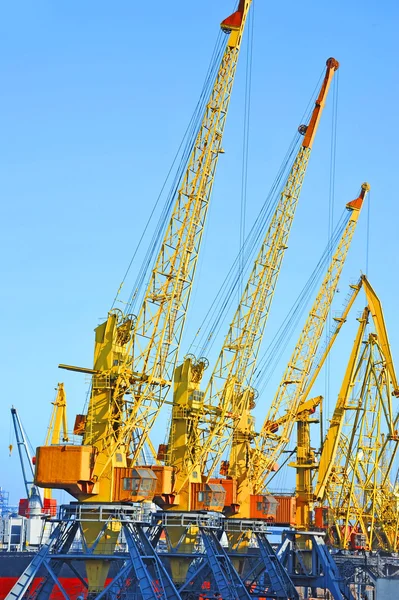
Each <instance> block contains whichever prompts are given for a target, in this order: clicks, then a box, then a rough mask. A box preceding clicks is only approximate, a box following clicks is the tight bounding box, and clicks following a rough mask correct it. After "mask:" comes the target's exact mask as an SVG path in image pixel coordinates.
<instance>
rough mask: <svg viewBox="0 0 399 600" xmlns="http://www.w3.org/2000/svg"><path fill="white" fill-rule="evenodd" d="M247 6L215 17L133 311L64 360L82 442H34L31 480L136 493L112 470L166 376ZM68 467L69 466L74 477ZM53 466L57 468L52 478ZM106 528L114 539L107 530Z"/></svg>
mask: <svg viewBox="0 0 399 600" xmlns="http://www.w3.org/2000/svg"><path fill="white" fill-rule="evenodd" d="M250 6H251V0H240V2H239V7H238V10H237V11H236V12H235V13H234V14H233V15H231V16H230V17H228V18H227V19H225V20H224V21H223V23H222V25H221V27H222V29H223V31H224V32H226V33H227V40H226V48H225V51H224V54H223V57H222V60H221V63H220V65H219V69H218V73H217V75H216V78H215V82H214V85H213V88H212V91H211V94H210V97H209V100H208V102H207V105H206V108H205V112H204V115H203V119H202V122H201V125H200V128H199V130H198V134H197V136H196V139H195V141H194V143H193V146H192V151H191V154H190V157H189V159H188V162H187V166H186V170H185V173H184V175H183V178H182V181H181V184H180V187H179V189H178V191H177V193H176V197H175V199H174V205H173V209H172V214H171V217H170V221H169V223H168V225H167V227H166V232H165V235H164V238H163V241H162V244H161V247H160V250H159V252H158V255H157V258H156V260H155V264H154V267H153V270H152V274H151V276H150V280H149V283H148V286H147V289H146V290H145V293H144V298H143V302H142V305H141V308H140V311H139V313H138V315H137V316H133V315H128V314H123V313H122V312H121V311H119V310H113V311H111V312H110V313H109V315H108V317H107V320H106V321H105V322H104V323H102V324H101V325H99V326H98V327H97V328H96V330H95V349H94V366H93V369H82V368H79V367H66V368H72V369H73V370H77V371H83V372H85V371H86V372H90V373H91V374H92V375H93V379H92V392H91V397H90V401H89V406H88V410H87V415H84V416H82V419H81V425H82V430H83V431H82V433H83V440H82V446H81V447H78V449H77V451H76V448H75V449H74V450H73V451H68V449H69V448H70V447H69V446H67V445H66V446H65V447H64V448H65V451H64V452H62V453H58V451H57V448H56V447H54V448H52V447H42V448H40V449H38V453H37V459H38V469H37V473H38V475H37V479H38V481H37V482H38V484H39V485H42V486H44V487H61V488H63V489H66V490H67V491H69V492H70V493H72V494H73V495H74V496H75V497H76V498H77V499H78V500H79V501H81V502H86V501H90V502H93V500H94V501H96V502H114V501H118V499H119V497H118V494H119V493H120V486H121V485H123V486H125V484H126V486H127V485H131V486H132V495H131V498H130V500H137V499H140V498H137V497H136V496H135V493H133V480H132V479H131V478H130V479H129V477H125V479H123V476H122V475H121V474H123V473H125V472H126V470H127V469H131V467H134V466H135V465H137V464H140V462H141V461H140V459H141V453H142V450H143V448H144V444H146V442H147V441H148V440H149V433H150V431H151V428H152V426H153V424H154V422H155V420H156V418H157V416H158V414H159V411H160V409H161V407H162V405H163V403H164V401H165V398H166V395H167V393H168V391H169V389H170V387H171V385H172V382H173V374H174V369H175V365H176V359H177V353H178V349H179V344H180V340H181V336H182V332H183V327H184V323H185V317H186V312H187V308H188V304H189V299H190V294H191V289H192V283H193V279H194V275H195V270H196V265H197V259H198V253H199V250H200V245H201V240H202V235H203V231H204V227H205V221H206V216H207V212H208V206H209V201H210V198H211V192H212V187H213V182H214V177H215V171H216V167H217V164H218V159H219V155H220V154H221V153H223V148H222V138H223V133H224V128H225V123H226V116H227V112H228V107H229V103H230V98H231V92H232V87H233V83H234V78H235V73H236V67H237V61H238V57H239V52H240V46H241V41H242V34H243V31H244V27H245V22H246V18H247V14H248V11H249V8H250ZM87 450H89V451H90V456H89V455H87ZM68 461H69V462H68ZM64 467H70V468H64ZM88 468H89V469H90V475H89V477H88V476H87V470H88ZM71 472H73V473H76V474H77V477H76V479H75V480H74V481H73V480H72V479H71V476H70V473H71ZM142 472H143V471H142ZM57 473H63V475H61V476H60V475H58V480H57V481H56V482H54V479H56V478H57ZM121 477H122V480H121ZM154 479H155V478H154ZM54 483H56V485H54ZM149 483H151V477H150V475H149ZM123 489H124V490H126V487H124V488H123ZM146 489H147V495H149V496H150V494H151V489H150V488H146ZM141 499H142V498H141ZM148 499H152V497H149V498H148ZM98 526H99V525H95V524H92V523H89V522H88V523H87V524H86V527H85V540H86V543H87V545H88V547H92V546H93V544H94V543H95V540H96V538H97V536H98V531H97V529H98ZM104 535H105V534H104ZM107 536H108V537H109V539H110V543H115V542H116V537H117V536H115V535H114V533H107ZM101 544H102V541H100V544H99V545H98V546H97V547H101ZM111 545H112V544H111ZM100 563H101V564H100ZM96 564H97V565H98V567H95V565H94V563H93V565H92V566H94V568H93V569H92V568H90V566H89V568H88V578H89V592H90V593H91V592H92V591H93V592H95V591H97V590H98V589H100V588H101V587H102V585H103V580H104V574H105V573H106V571H107V569H106V565H105V563H104V564H103V561H100V562H97V563H96Z"/></svg>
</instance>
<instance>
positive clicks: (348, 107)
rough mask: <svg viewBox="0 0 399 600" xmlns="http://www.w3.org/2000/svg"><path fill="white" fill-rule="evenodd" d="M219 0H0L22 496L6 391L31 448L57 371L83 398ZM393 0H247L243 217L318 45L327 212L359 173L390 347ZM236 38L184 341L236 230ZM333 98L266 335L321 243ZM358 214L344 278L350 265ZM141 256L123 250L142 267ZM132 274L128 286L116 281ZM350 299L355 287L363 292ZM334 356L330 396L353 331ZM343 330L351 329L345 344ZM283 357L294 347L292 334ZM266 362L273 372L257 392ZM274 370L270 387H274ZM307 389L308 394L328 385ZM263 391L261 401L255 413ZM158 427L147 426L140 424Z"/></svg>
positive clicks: (198, 73)
mask: <svg viewBox="0 0 399 600" xmlns="http://www.w3.org/2000/svg"><path fill="white" fill-rule="evenodd" d="M233 5H234V2H232V1H231V0H218V1H217V2H215V1H211V0H202V1H201V2H197V1H195V0H191V1H190V2H183V0H175V2H172V3H170V2H169V3H166V2H160V1H159V0H155V2H152V3H141V4H139V3H133V2H127V1H123V0H121V1H119V2H117V3H112V4H111V3H109V2H104V1H101V0H100V1H96V2H94V1H93V0H87V1H86V2H84V3H82V2H78V1H77V0H69V1H68V2H49V1H48V2H46V1H44V0H42V1H39V2H35V3H31V2H26V1H22V0H21V1H20V2H12V3H3V5H2V7H1V9H0V11H1V19H0V29H1V31H0V68H1V74H2V94H1V98H0V119H1V132H2V135H1V137H2V143H1V144H0V153H1V157H0V170H1V174H0V193H1V198H2V219H1V229H2V231H1V237H0V244H1V253H0V256H1V271H2V285H1V298H0V302H1V315H2V340H3V343H2V349H1V352H2V365H3V382H2V400H1V404H0V411H1V413H0V436H1V437H0V439H2V440H3V443H2V448H0V465H1V470H0V473H1V475H0V486H3V488H5V489H8V490H9V491H10V493H11V498H12V500H13V501H14V502H16V501H17V500H18V498H19V497H22V495H23V485H22V478H21V476H20V472H19V465H18V460H17V455H16V453H15V452H14V454H13V456H12V457H11V458H9V457H8V450H7V446H8V443H9V441H8V440H9V429H10V416H9V409H10V407H11V405H12V404H13V405H15V406H16V407H17V408H18V409H19V411H20V414H21V418H22V420H23V423H24V424H25V428H26V429H27V431H28V435H29V437H30V439H31V441H32V443H33V444H34V445H38V444H40V443H42V442H43V440H44V437H45V433H46V428H47V424H48V420H49V416H50V409H51V405H50V402H51V401H52V400H53V398H54V388H55V387H56V384H57V382H58V381H65V385H66V389H67V396H68V406H69V421H70V425H71V426H72V424H73V419H74V415H75V413H76V412H79V411H80V410H81V408H82V406H83V403H84V399H85V394H86V389H87V385H86V382H85V380H84V376H80V375H77V374H73V373H72V374H71V373H65V372H60V371H59V369H58V368H57V365H58V363H59V362H64V363H70V364H76V365H82V366H91V361H92V351H93V329H94V327H95V326H96V325H97V324H98V323H99V320H100V319H102V318H103V317H105V316H106V313H107V310H108V308H109V306H110V304H111V302H112V299H113V297H114V295H115V292H116V290H117V289H118V287H119V284H120V281H121V279H122V276H123V273H124V271H125V269H126V266H127V264H128V263H129V261H130V258H131V256H132V254H133V251H134V248H135V246H136V243H137V239H138V237H139V236H140V234H141V231H142V229H143V227H144V225H145V223H146V221H147V219H148V216H149V213H150V210H151V208H152V206H153V203H154V201H155V199H156V197H157V195H158V192H159V190H160V188H161V186H162V183H163V181H164V178H165V175H166V173H167V171H168V169H169V167H170V164H171V161H172V159H173V156H174V154H175V151H176V149H177V147H178V145H179V143H180V140H181V137H182V135H183V133H184V130H185V127H186V125H187V123H188V120H189V118H190V116H191V113H192V111H193V109H194V106H195V104H196V102H197V99H198V96H199V93H200V91H201V87H202V83H203V80H204V76H205V73H206V69H207V66H208V63H209V59H210V56H211V52H212V49H213V46H214V42H215V39H216V36H217V34H218V25H219V22H220V21H221V20H222V19H223V18H225V17H226V16H227V15H228V14H229V13H230V12H231V10H232V8H233ZM398 24H399V8H398V6H397V3H396V2H394V1H391V0H388V1H385V2H383V3H377V2H376V1H370V0H366V1H362V2H360V1H358V0H353V1H352V2H342V1H338V2H336V3H334V6H333V7H332V6H331V4H329V3H327V2H323V3H321V2H318V3H316V2H311V1H309V0H308V1H305V2H301V3H297V2H294V1H292V0H287V2H284V3H270V2H266V1H262V0H255V4H254V41H253V67H252V81H253V85H252V93H251V120H250V144H249V159H250V163H249V177H248V189H247V195H248V205H247V224H248V226H250V224H252V222H253V220H254V218H255V216H256V214H257V213H258V211H259V209H260V206H261V204H262V202H263V200H264V198H265V197H266V194H267V191H268V190H269V188H270V185H271V183H272V181H273V179H274V176H275V174H276V172H277V170H278V168H279V166H280V164H281V161H282V159H283V156H284V154H285V152H286V149H287V147H288V144H289V142H290V140H291V138H292V136H293V134H294V132H295V130H296V128H297V126H298V125H299V124H300V122H299V121H300V118H301V115H302V113H303V111H304V108H305V107H306V105H307V103H308V100H309V98H310V96H311V93H312V91H313V89H314V87H315V85H316V83H317V81H318V78H319V75H320V73H321V71H322V69H323V68H324V64H325V60H326V59H327V58H328V57H329V56H334V57H336V58H337V59H338V60H339V61H340V63H341V68H340V71H339V103H338V126H337V159H336V171H335V210H334V213H335V216H336V217H337V218H338V216H339V215H340V214H341V212H342V208H343V206H344V205H345V203H346V202H347V201H349V200H351V199H352V198H354V197H355V196H356V194H357V192H358V189H359V187H360V184H361V183H362V182H363V181H365V180H366V181H369V183H370V185H371V194H370V196H369V200H370V202H371V205H370V237H369V277H370V280H371V281H372V283H373V285H374V287H375V288H376V290H377V292H378V293H379V295H380V297H381V299H382V301H383V304H384V309H385V313H386V320H387V323H388V328H389V333H390V338H391V343H392V348H393V354H394V358H395V357H397V356H398V354H399V332H398V328H397V317H396V311H397V300H396V298H397V294H398V292H399V285H398V278H397V273H398V267H399V265H398V262H399V261H398V245H399V242H398V233H397V223H398V211H399V209H398V201H397V190H396V186H397V184H396V177H397V173H398V163H399V152H398V145H397V139H398V135H397V134H398V129H399V116H398V115H399V113H398V110H397V106H398V91H399V90H398V87H399V84H398V59H399V51H398V45H397V28H398ZM246 52H247V45H246V43H244V46H243V50H242V56H241V61H240V64H239V67H238V74H237V78H236V83H235V89H234V93H233V99H232V102H231V108H230V113H229V116H228V122H227V126H226V134H225V140H224V148H225V150H226V154H225V155H224V156H223V157H222V159H221V161H220V165H219V169H218V173H217V179H216V184H215V188H214V194H213V200H212V207H211V209H210V214H209V222H208V229H207V232H206V235H205V239H204V245H203V249H202V254H201V258H200V263H199V268H198V273H197V279H196V282H195V291H194V294H193V301H192V305H191V307H190V308H191V310H190V316H189V318H188V321H187V332H186V336H185V340H184V342H183V346H182V350H183V352H184V349H185V347H186V348H187V347H188V345H189V343H190V341H191V339H192V336H193V334H194V332H195V331H196V328H197V327H198V325H199V323H200V322H201V319H202V316H203V314H204V307H205V306H208V305H209V304H210V302H211V300H212V298H213V295H214V294H215V293H216V291H217V289H218V287H219V284H220V282H221V281H222V279H223V277H224V275H225V273H226V271H227V269H228V268H229V266H230V264H231V262H232V259H233V257H234V256H235V255H236V253H237V251H238V246H239V228H240V200H241V191H240V190H241V167H242V158H241V157H242V145H243V141H242V140H243V110H244V85H245V63H246ZM331 108H332V96H331V97H330V101H329V102H328V105H327V108H326V112H325V115H323V122H322V124H321V127H320V131H319V133H318V137H317V139H316V142H315V145H314V152H313V155H312V158H311V162H310V165H309V169H308V174H307V179H306V182H305V185H304V187H303V192H302V196H301V200H300V205H299V208H298V212H297V216H296V221H295V223H294V227H293V230H292V235H291V239H290V248H289V250H288V251H287V254H286V258H285V262H284V266H283V271H282V274H281V278H280V281H279V287H278V290H277V293H276V297H275V302H274V305H273V312H272V314H271V316H270V321H269V325H268V328H267V331H266V338H267V337H268V336H271V335H272V334H273V331H275V330H276V328H277V327H278V324H279V323H280V322H281V320H282V319H283V317H284V314H285V312H286V311H287V310H288V308H289V307H290V305H291V302H292V299H293V298H294V297H295V296H296V294H297V293H298V292H299V290H300V289H301V287H302V285H303V283H304V282H305V280H306V279H307V277H308V276H309V274H310V273H311V271H312V269H313V266H314V264H315V263H316V262H317V259H318V257H319V255H320V254H321V251H322V249H323V248H324V246H325V244H326V242H327V234H328V208H329V204H328V203H329V200H328V199H329V180H330V143H331V131H332V127H331V118H332V111H331ZM366 240H367V212H366V211H364V212H363V214H362V216H361V222H360V223H359V227H358V231H357V232H356V238H355V240H354V242H353V246H352V248H351V253H350V256H349V258H348V261H347V265H346V267H345V271H344V274H343V278H342V284H341V285H340V288H341V289H342V298H340V297H338V298H337V308H339V306H340V304H341V303H342V300H343V297H344V295H345V294H344V291H345V289H346V287H345V286H347V284H348V282H349V281H350V280H353V279H356V278H357V277H358V274H359V271H360V270H361V269H362V270H363V271H364V270H365V264H366ZM138 267H139V264H136V265H134V268H133V274H134V269H137V268H138ZM127 291H128V290H127ZM361 308H362V301H361V302H360V304H359V307H358V309H359V310H360V309H361ZM350 327H351V325H349V324H348V333H347V334H345V335H344V336H343V342H342V348H341V350H339V352H338V353H337V357H336V358H334V359H332V366H331V369H332V371H331V372H332V378H331V380H332V381H331V388H332V389H331V399H330V405H331V406H332V405H333V402H334V390H335V389H336V388H337V386H339V381H340V377H342V369H343V368H344V365H345V356H346V354H349V347H350V342H351V340H352V339H353V331H352V330H351V329H350ZM348 344H349V345H348ZM287 351H288V355H289V354H290V351H291V347H290V348H289V349H288V350H287ZM283 368H284V363H282V364H281V372H279V373H276V375H275V378H274V379H275V380H274V381H273V382H271V384H270V385H271V387H270V390H269V392H268V393H269V394H270V395H272V394H273V391H274V388H275V386H276V385H277V383H278V380H279V376H281V373H282V371H283ZM273 386H274V387H273ZM323 392H324V390H322V392H319V393H323ZM267 402H268V398H267V397H265V398H264V399H262V403H260V404H259V403H258V409H257V410H258V415H259V416H260V418H261V415H262V410H263V407H265V406H267ZM154 441H155V443H158V442H160V441H163V440H162V431H161V428H159V427H158V429H156V430H155V431H154Z"/></svg>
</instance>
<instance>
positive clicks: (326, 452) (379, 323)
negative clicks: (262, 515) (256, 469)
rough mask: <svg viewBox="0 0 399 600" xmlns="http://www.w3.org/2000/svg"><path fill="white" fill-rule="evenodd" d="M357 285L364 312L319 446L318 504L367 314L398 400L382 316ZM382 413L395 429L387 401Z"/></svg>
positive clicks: (371, 294)
mask: <svg viewBox="0 0 399 600" xmlns="http://www.w3.org/2000/svg"><path fill="white" fill-rule="evenodd" d="M361 282H362V286H363V289H364V291H365V294H366V298H367V304H368V306H367V307H366V308H365V309H364V312H363V316H362V319H361V320H360V325H359V330H358V333H357V336H356V339H355V343H354V346H353V349H352V353H351V357H350V360H349V363H348V367H347V370H346V373H345V377H344V380H343V383H342V386H341V390H340V393H339V395H338V399H337V403H336V405H335V409H334V413H333V416H332V419H331V423H330V427H329V429H328V432H327V435H326V439H325V440H324V443H323V450H322V454H321V457H320V466H319V469H318V477H317V483H316V486H315V492H314V495H315V498H316V499H318V500H321V499H323V497H324V494H325V489H326V485H327V482H328V479H329V477H330V474H331V470H332V468H333V466H334V463H335V460H336V454H337V451H338V446H339V442H340V437H341V432H342V427H343V424H344V417H345V407H346V404H347V398H348V394H349V392H350V390H351V382H352V380H353V373H354V369H355V365H356V362H357V360H358V356H359V352H360V350H359V347H360V344H361V341H362V339H363V337H364V331H365V327H366V324H367V321H368V316H369V314H371V316H372V318H373V322H374V326H375V329H376V332H377V337H378V340H379V348H381V352H382V354H383V356H384V363H385V365H386V369H387V371H388V373H389V376H390V380H391V382H392V388H393V392H392V393H393V395H394V396H396V397H398V396H399V388H398V382H397V378H396V372H395V368H394V364H393V360H392V354H391V350H390V344H389V340H388V333H387V328H386V325H385V319H384V315H383V312H382V307H381V302H380V300H379V298H378V296H377V294H376V293H375V291H374V289H373V288H372V286H371V284H370V282H369V281H368V279H367V278H366V277H365V276H363V277H362V279H361ZM386 409H387V410H388V412H389V415H388V419H387V421H388V423H390V424H392V425H391V427H392V429H393V426H395V423H396V422H395V421H394V419H393V416H392V406H391V403H390V401H389V402H387V406H386ZM389 433H390V435H391V437H392V435H393V431H390V432H389Z"/></svg>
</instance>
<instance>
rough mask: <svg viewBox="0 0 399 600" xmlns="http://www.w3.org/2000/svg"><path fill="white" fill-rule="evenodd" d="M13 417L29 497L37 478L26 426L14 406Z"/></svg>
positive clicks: (12, 409) (41, 502)
mask: <svg viewBox="0 0 399 600" xmlns="http://www.w3.org/2000/svg"><path fill="white" fill-rule="evenodd" d="M11 417H12V423H13V427H14V432H15V439H16V442H17V446H18V454H19V461H20V464H21V469H22V476H23V478H24V486H25V491H26V497H27V498H29V497H30V495H31V491H32V486H33V483H34V478H35V470H34V468H33V462H32V456H31V454H30V452H29V448H28V442H27V440H26V435H25V431H24V428H23V427H22V423H21V419H20V418H19V414H18V412H17V409H16V408H14V407H12V408H11ZM39 498H40V505H41V507H42V508H43V498H42V496H41V494H40V495H39Z"/></svg>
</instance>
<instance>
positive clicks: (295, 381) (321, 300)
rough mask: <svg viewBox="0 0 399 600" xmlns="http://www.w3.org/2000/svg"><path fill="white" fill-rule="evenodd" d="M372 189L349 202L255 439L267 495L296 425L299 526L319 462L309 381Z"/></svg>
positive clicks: (255, 466) (305, 521) (259, 481)
mask: <svg viewBox="0 0 399 600" xmlns="http://www.w3.org/2000/svg"><path fill="white" fill-rule="evenodd" d="M369 189H370V186H369V185H368V184H367V183H363V184H362V186H361V191H360V194H359V196H358V197H357V198H356V199H355V200H353V201H351V202H349V203H348V204H347V205H346V208H347V209H348V211H349V218H348V222H347V224H346V227H345V229H344V231H343V233H342V236H341V239H340V241H339V243H338V246H337V248H336V250H335V252H334V255H333V257H332V260H331V263H330V265H329V268H328V270H327V272H326V274H325V277H324V279H323V281H322V283H321V286H320V289H319V291H318V293H317V296H316V299H315V301H314V303H313V305H312V307H311V309H310V311H309V314H308V317H307V319H306V321H305V324H304V327H303V329H302V331H301V333H300V336H299V339H298V341H297V343H296V345H295V348H294V351H293V353H292V356H291V358H290V360H289V361H288V365H287V367H286V370H285V372H284V374H283V377H282V379H281V382H280V385H279V387H278V389H277V392H276V394H275V396H274V399H273V402H272V404H271V406H270V409H269V411H268V413H267V416H266V418H265V420H264V423H263V426H262V429H261V431H260V434H259V436H258V437H257V438H256V451H255V453H254V456H253V460H252V461H251V466H250V475H249V478H250V480H251V481H252V485H253V488H254V491H255V493H256V494H261V493H264V492H265V490H266V483H267V478H268V476H269V475H270V473H272V472H274V471H275V470H276V469H277V468H278V467H277V461H278V459H279V458H280V456H281V453H282V452H283V450H284V449H285V448H286V446H287V444H288V443H289V441H290V439H291V435H292V430H293V428H294V425H295V423H297V428H298V447H297V461H296V463H295V464H291V466H295V467H296V470H297V483H296V489H297V495H298V497H297V526H298V527H300V528H307V527H308V526H309V524H310V515H309V503H310V502H311V499H312V481H311V470H312V469H314V468H315V467H316V466H317V465H316V464H315V462H314V457H313V458H312V453H311V452H310V449H309V444H308V442H309V416H310V414H311V413H312V412H314V409H315V408H316V405H317V403H316V404H314V405H313V404H312V406H309V407H308V409H305V408H306V401H307V399H308V395H309V392H310V390H311V386H310V385H309V383H311V384H312V385H313V382H314V378H312V379H311V380H310V375H311V372H312V368H313V363H314V359H315V357H316V354H317V350H318V347H319V344H320V341H321V339H322V334H323V331H324V326H325V323H326V320H327V316H328V314H329V312H330V308H331V304H332V301H333V299H334V296H335V292H336V290H337V286H338V282H339V278H340V276H341V273H342V269H343V267H344V264H345V260H346V257H347V255H348V251H349V248H350V244H351V242H352V239H353V235H354V233H355V230H356V226H357V223H358V218H359V215H360V211H361V209H362V206H363V201H364V198H365V196H366V194H367V192H368V190H369ZM322 362H324V360H323V361H322ZM321 366H322V363H321V364H319V366H318V371H319V370H320V368H321ZM309 380H310V381H309Z"/></svg>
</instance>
